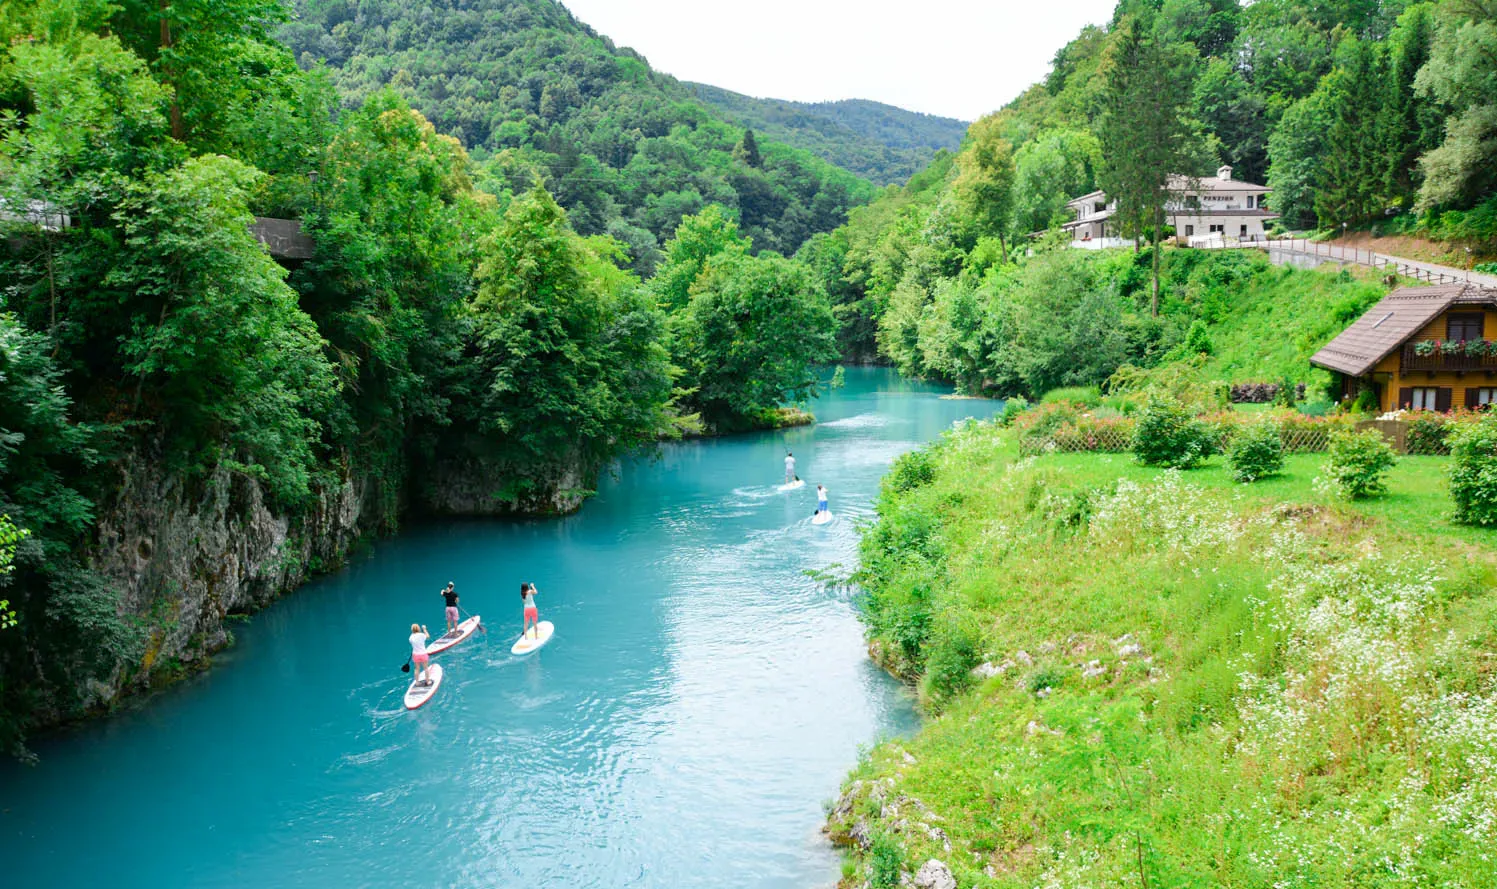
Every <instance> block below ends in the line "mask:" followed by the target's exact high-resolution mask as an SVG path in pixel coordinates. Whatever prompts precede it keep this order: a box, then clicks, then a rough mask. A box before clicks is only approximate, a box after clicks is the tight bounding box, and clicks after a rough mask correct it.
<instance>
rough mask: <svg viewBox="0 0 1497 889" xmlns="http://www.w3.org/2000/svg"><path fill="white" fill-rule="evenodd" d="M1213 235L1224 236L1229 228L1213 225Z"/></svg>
mask: <svg viewBox="0 0 1497 889" xmlns="http://www.w3.org/2000/svg"><path fill="white" fill-rule="evenodd" d="M1211 233H1212V234H1223V235H1224V234H1226V233H1227V227H1226V226H1225V225H1213V226H1211Z"/></svg>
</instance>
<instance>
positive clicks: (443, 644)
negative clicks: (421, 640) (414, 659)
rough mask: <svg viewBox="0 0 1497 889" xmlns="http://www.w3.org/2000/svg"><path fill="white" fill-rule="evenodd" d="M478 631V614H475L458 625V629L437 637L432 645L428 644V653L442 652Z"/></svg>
mask: <svg viewBox="0 0 1497 889" xmlns="http://www.w3.org/2000/svg"><path fill="white" fill-rule="evenodd" d="M477 631H478V615H476V614H475V615H473V616H472V617H470V618H468V619H467V620H465V621H463V622H462V623H460V624H458V625H457V630H456V631H455V632H452V633H446V634H444V635H442V636H439V637H437V638H436V639H435V640H434V641H433V642H432V643H431V644H430V645H428V646H426V653H427V654H440V653H441V652H444V651H446V650H447V649H449V648H451V647H452V646H454V645H456V644H458V643H459V642H462V641H464V640H466V639H467V638H468V637H469V636H471V635H473V634H474V633H476V632H477Z"/></svg>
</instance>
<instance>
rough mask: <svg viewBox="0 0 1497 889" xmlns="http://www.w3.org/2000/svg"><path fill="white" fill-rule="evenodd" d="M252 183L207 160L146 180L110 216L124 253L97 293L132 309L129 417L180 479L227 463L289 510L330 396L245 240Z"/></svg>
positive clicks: (297, 317) (322, 370)
mask: <svg viewBox="0 0 1497 889" xmlns="http://www.w3.org/2000/svg"><path fill="white" fill-rule="evenodd" d="M256 176H257V174H256V173H255V172H254V171H253V170H251V169H250V168H248V167H245V166H244V165H243V164H241V163H239V162H238V161H234V160H231V159H229V158H226V157H217V156H210V157H200V158H193V159H192V160H189V161H188V162H186V163H185V164H183V165H182V166H180V167H177V168H174V169H171V170H168V171H166V172H164V173H161V174H153V175H151V176H149V177H147V178H146V179H145V180H144V181H143V182H141V183H140V184H139V185H138V186H137V187H135V188H133V189H132V192H131V194H130V195H129V197H127V199H126V200H125V201H124V202H123V203H122V204H121V206H120V209H119V210H118V211H117V213H116V220H117V222H118V224H119V225H120V227H121V228H122V230H123V231H124V233H125V237H126V241H125V249H124V251H123V252H122V254H121V255H120V258H119V262H118V265H117V266H116V267H115V268H114V269H112V270H111V271H110V273H109V275H108V276H107V279H106V280H107V281H108V283H109V284H110V285H112V286H113V287H115V288H119V289H120V290H122V291H124V292H125V293H128V294H130V295H131V297H130V311H129V317H128V322H127V324H128V326H127V329H126V330H125V331H124V334H123V336H122V339H121V343H120V354H121V358H122V360H123V366H122V370H123V371H124V373H126V374H127V375H128V378H129V379H130V380H131V390H132V393H133V394H132V395H131V396H130V409H131V410H132V411H135V412H138V413H139V414H141V415H142V416H143V417H144V418H148V419H152V420H154V421H156V422H157V423H158V424H159V432H160V434H161V436H162V440H163V442H165V443H166V445H167V446H168V447H169V449H170V450H171V451H172V452H173V453H174V454H175V455H176V456H177V457H178V458H179V459H181V460H182V461H184V462H183V464H182V465H183V466H184V467H194V468H196V469H199V470H201V469H205V468H209V467H213V466H215V465H217V464H219V463H220V462H223V463H226V464H227V465H230V466H233V467H235V468H238V469H240V470H242V471H245V472H247V473H250V474H251V475H254V476H256V477H259V478H262V479H264V480H265V481H267V482H268V483H269V487H270V491H271V493H272V495H274V496H275V497H277V498H279V499H281V500H282V501H283V502H288V503H295V502H299V501H302V500H304V499H305V498H307V497H308V496H309V495H310V493H311V482H312V476H313V474H314V473H315V471H316V462H317V461H316V458H317V454H318V448H319V446H320V443H321V439H322V431H323V427H322V418H323V417H326V416H328V414H329V411H330V409H331V407H332V405H333V403H334V402H335V400H336V395H337V391H338V384H337V381H336V379H335V377H334V375H333V371H332V367H331V366H330V365H329V364H328V362H327V359H326V358H325V357H324V356H323V352H322V349H323V346H324V341H323V340H322V337H321V336H319V335H318V332H317V329H316V326H315V325H314V324H313V323H312V320H311V319H310V318H309V317H307V315H306V314H305V313H303V312H302V310H301V309H300V308H299V307H298V305H297V301H296V294H295V293H294V292H293V291H292V290H291V288H289V287H287V286H286V283H285V275H286V273H285V271H284V270H283V269H282V268H281V267H280V266H278V265H276V263H275V262H274V261H273V260H272V259H271V258H270V256H269V255H268V254H267V253H266V252H265V249H264V248H263V247H261V246H260V243H259V242H258V241H256V240H255V238H254V236H253V235H251V234H250V232H249V226H250V222H251V221H252V219H251V216H250V214H249V211H248V209H247V208H246V207H245V203H244V202H245V197H246V194H247V192H248V190H249V189H250V187H251V186H252V185H253V183H254V180H255V178H256Z"/></svg>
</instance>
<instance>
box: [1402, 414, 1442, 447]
mask: <svg viewBox="0 0 1497 889" xmlns="http://www.w3.org/2000/svg"><path fill="white" fill-rule="evenodd" d="M1408 424H1409V435H1408V439H1407V440H1406V445H1405V447H1406V448H1407V450H1408V452H1409V453H1410V454H1444V453H1446V449H1447V447H1448V446H1447V445H1446V442H1445V440H1446V438H1447V437H1448V436H1449V435H1450V424H1449V423H1448V422H1447V421H1446V418H1445V415H1444V414H1437V413H1435V412H1433V411H1413V412H1411V413H1410V414H1409V415H1408Z"/></svg>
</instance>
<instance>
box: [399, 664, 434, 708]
mask: <svg viewBox="0 0 1497 889" xmlns="http://www.w3.org/2000/svg"><path fill="white" fill-rule="evenodd" d="M411 672H412V673H418V675H419V671H418V668H417V667H416V665H415V664H412V665H411ZM426 678H427V679H430V680H431V685H417V684H416V683H417V682H419V681H420V680H418V679H412V680H411V687H410V688H407V689H406V690H405V708H406V709H407V710H414V709H416V708H417V707H420V706H421V705H422V704H425V703H426V702H427V701H429V700H431V699H432V698H434V697H436V694H437V689H439V688H441V687H442V665H441V664H430V665H428V666H427V668H426Z"/></svg>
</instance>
